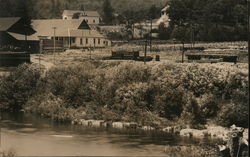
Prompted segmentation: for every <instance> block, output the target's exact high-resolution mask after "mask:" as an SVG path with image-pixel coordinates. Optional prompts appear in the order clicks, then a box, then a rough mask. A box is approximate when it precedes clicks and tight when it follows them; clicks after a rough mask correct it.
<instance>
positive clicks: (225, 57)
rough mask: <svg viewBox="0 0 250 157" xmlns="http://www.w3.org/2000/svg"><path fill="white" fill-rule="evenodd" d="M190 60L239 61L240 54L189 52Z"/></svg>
mask: <svg viewBox="0 0 250 157" xmlns="http://www.w3.org/2000/svg"><path fill="white" fill-rule="evenodd" d="M186 56H187V58H188V60H189V61H198V62H199V61H200V62H202V61H208V62H209V61H210V62H211V63H212V62H233V63H237V61H238V56H237V55H234V54H216V53H214V54H206V53H187V54H186Z"/></svg>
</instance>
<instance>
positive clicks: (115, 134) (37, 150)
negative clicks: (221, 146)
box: [1, 113, 208, 156]
mask: <svg viewBox="0 0 250 157" xmlns="http://www.w3.org/2000/svg"><path fill="white" fill-rule="evenodd" d="M1 118H2V120H1V147H2V149H4V150H6V149H13V150H15V152H16V153H17V155H19V156H125V155H126V156H134V155H136V156H163V155H166V153H165V152H164V147H165V146H166V145H200V144H203V143H208V141H206V140H194V139H188V138H181V137H178V136H173V135H166V134H164V135H162V134H161V135H160V134H156V133H149V132H148V133H146V132H139V131H132V130H115V129H106V128H103V129H101V128H88V127H83V126H77V125H71V124H62V123H58V122H54V121H52V120H51V119H46V118H41V117H39V116H36V115H32V114H27V113H25V114H24V113H18V114H9V113H1Z"/></svg>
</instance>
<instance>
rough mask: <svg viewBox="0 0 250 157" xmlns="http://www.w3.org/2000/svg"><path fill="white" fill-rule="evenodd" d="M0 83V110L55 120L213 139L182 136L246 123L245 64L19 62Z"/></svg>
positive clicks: (246, 81)
mask: <svg viewBox="0 0 250 157" xmlns="http://www.w3.org/2000/svg"><path fill="white" fill-rule="evenodd" d="M0 81H1V85H0V86H1V88H0V89H1V90H0V98H1V100H2V101H1V104H0V108H1V109H2V110H7V111H14V110H22V109H24V110H26V111H27V112H32V113H37V114H40V115H42V116H44V117H50V118H52V119H54V120H56V121H69V122H71V121H73V120H76V121H77V123H79V121H81V123H85V124H86V123H89V120H100V119H101V120H103V121H104V122H109V121H112V122H117V123H115V124H116V126H119V127H121V126H122V127H123V126H124V125H127V124H124V123H125V122H127V123H129V127H131V126H130V125H132V126H135V125H133V123H134V124H136V127H139V126H141V127H143V126H144V128H145V129H151V128H155V129H165V130H169V132H171V131H170V130H174V131H173V132H177V130H178V131H179V132H180V134H183V135H185V136H188V135H190V136H198V134H202V136H206V135H205V134H211V135H212V136H213V133H205V132H206V131H204V132H202V133H200V132H199V133H198V132H197V133H195V131H193V132H194V133H189V131H190V130H186V131H182V132H181V129H189V128H192V129H199V130H203V129H206V125H207V124H208V122H209V123H212V124H213V125H215V126H224V127H229V126H231V125H233V124H235V125H237V126H241V127H247V125H248V123H247V121H248V120H247V117H248V113H247V105H248V104H247V101H248V66H247V65H245V64H239V65H237V66H236V65H234V64H225V63H222V64H195V63H184V64H179V63H166V62H161V63H159V62H152V63H148V64H146V65H145V64H143V63H141V62H134V61H124V62H119V61H83V62H82V64H77V65H72V66H60V67H52V68H50V69H48V70H47V71H45V72H43V71H41V69H40V68H39V67H37V65H35V64H32V65H27V64H25V65H22V66H20V67H18V68H17V69H16V70H15V71H13V72H11V73H10V75H8V76H3V77H1V78H0ZM13 93H14V94H13ZM98 123H101V122H98ZM121 123H122V124H121ZM176 124H178V126H176ZM112 125H113V124H112ZM173 128H174V129H173ZM196 134H197V135H196ZM222 136H223V135H222Z"/></svg>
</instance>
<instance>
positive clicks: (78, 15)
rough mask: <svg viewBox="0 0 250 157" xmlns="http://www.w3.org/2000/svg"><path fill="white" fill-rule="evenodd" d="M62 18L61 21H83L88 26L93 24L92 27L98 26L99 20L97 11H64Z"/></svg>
mask: <svg viewBox="0 0 250 157" xmlns="http://www.w3.org/2000/svg"><path fill="white" fill-rule="evenodd" d="M62 18H63V20H72V19H80V20H85V21H86V22H87V23H88V24H93V25H98V24H99V23H100V19H101V17H100V15H99V13H98V12H97V11H82V10H64V11H63V14H62Z"/></svg>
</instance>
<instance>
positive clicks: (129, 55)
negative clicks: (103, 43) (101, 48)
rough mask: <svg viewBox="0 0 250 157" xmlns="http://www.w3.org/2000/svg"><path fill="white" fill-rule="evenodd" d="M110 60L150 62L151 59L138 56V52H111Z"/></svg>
mask: <svg viewBox="0 0 250 157" xmlns="http://www.w3.org/2000/svg"><path fill="white" fill-rule="evenodd" d="M110 59H121V60H135V61H152V60H153V57H151V56H146V58H145V57H143V56H140V52H139V51H126V50H120V51H112V56H111V58H110Z"/></svg>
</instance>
